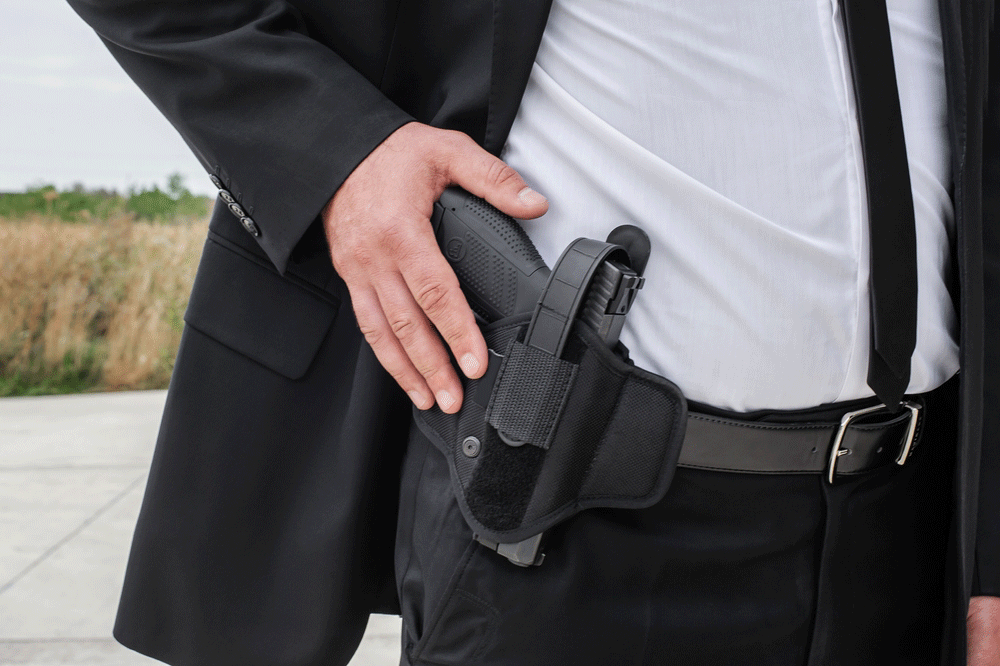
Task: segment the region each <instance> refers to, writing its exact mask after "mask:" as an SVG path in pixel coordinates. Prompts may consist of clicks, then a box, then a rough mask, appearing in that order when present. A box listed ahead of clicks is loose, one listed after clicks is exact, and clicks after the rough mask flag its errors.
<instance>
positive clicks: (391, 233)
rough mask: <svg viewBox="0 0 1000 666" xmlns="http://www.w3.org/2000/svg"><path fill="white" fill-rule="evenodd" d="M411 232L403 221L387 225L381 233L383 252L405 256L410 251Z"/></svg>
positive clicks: (379, 241)
mask: <svg viewBox="0 0 1000 666" xmlns="http://www.w3.org/2000/svg"><path fill="white" fill-rule="evenodd" d="M410 236H411V234H410V231H409V228H408V226H407V225H406V224H405V223H404V222H401V221H397V222H393V223H391V224H389V225H387V226H386V227H385V228H384V229H383V230H382V231H381V232H380V234H379V239H378V243H379V246H380V247H381V249H382V250H383V252H385V253H386V254H388V255H390V256H393V257H401V256H405V255H407V254H408V253H409V251H410V246H411V243H412V241H411V238H410Z"/></svg>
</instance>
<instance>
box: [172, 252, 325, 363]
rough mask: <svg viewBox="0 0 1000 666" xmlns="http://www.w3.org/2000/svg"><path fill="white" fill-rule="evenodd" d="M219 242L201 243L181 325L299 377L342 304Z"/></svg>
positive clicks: (317, 349) (313, 355) (255, 359)
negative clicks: (197, 263) (196, 270)
mask: <svg viewBox="0 0 1000 666" xmlns="http://www.w3.org/2000/svg"><path fill="white" fill-rule="evenodd" d="M223 242H224V241H222V240H221V239H220V240H215V239H213V237H211V236H210V237H209V239H208V240H207V241H206V242H205V250H204V253H203V254H202V258H201V264H200V265H199V266H198V274H197V276H196V277H195V282H194V289H193V290H192V292H191V300H190V302H189V303H188V308H187V311H186V312H185V314H184V321H185V322H187V324H188V325H189V326H191V327H192V328H194V329H196V330H198V331H199V332H201V333H204V334H205V335H207V336H209V337H211V338H213V339H214V340H216V341H217V342H219V343H221V344H223V345H225V346H226V347H229V348H230V349H232V350H234V351H237V352H239V353H241V354H243V355H244V356H247V357H248V358H250V359H252V360H254V361H256V362H257V363H259V364H261V365H263V366H264V367H266V368H268V369H269V370H273V371H274V372H276V373H278V374H280V375H283V376H284V377H287V378H289V379H300V378H302V377H303V376H305V374H306V372H307V371H308V370H309V366H310V365H311V364H312V361H313V359H314V358H315V357H316V354H317V352H318V351H319V348H320V345H321V344H322V343H323V340H324V339H325V338H326V335H327V332H328V331H329V330H330V326H331V325H332V324H333V321H334V320H335V319H336V317H337V311H338V309H339V307H340V300H339V299H338V298H337V297H336V296H334V295H332V294H330V293H327V292H323V291H320V290H318V289H312V288H310V287H309V286H308V285H307V284H306V283H304V282H303V283H301V284H299V282H301V281H296V280H295V279H294V278H286V277H282V276H281V275H279V274H278V273H277V272H276V271H275V270H274V269H273V268H271V267H269V266H267V265H264V264H263V262H259V261H257V260H256V259H255V258H253V257H250V256H247V255H245V254H244V253H242V252H239V251H238V250H237V249H236V248H231V247H229V246H228V244H225V245H224V244H223Z"/></svg>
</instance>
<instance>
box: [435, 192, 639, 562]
mask: <svg viewBox="0 0 1000 666" xmlns="http://www.w3.org/2000/svg"><path fill="white" fill-rule="evenodd" d="M431 224H432V226H433V228H434V232H435V235H436V238H437V241H438V245H439V246H440V247H441V252H442V253H443V254H444V256H445V258H446V259H447V260H448V262H449V263H450V264H451V266H452V268H453V269H454V271H455V275H457V276H458V282H459V285H460V286H461V288H462V291H463V292H464V294H465V297H466V300H468V302H469V306H470V307H471V309H472V311H473V312H474V313H475V315H476V318H477V319H478V320H479V321H480V323H486V324H488V323H491V322H494V321H496V320H498V319H502V318H504V317H510V316H513V315H517V314H522V313H528V312H534V315H533V317H532V320H531V324H530V325H529V327H528V331H527V333H526V336H525V344H527V345H531V346H534V347H537V348H538V349H541V350H543V351H546V352H548V353H550V354H553V355H554V356H556V357H559V356H560V355H561V354H562V351H563V346H564V345H565V343H566V340H567V338H568V337H569V334H570V332H571V331H572V328H573V327H574V326H576V325H578V324H582V325H586V326H588V327H590V328H592V329H593V330H594V331H596V332H597V334H598V335H599V336H600V337H601V339H602V340H604V342H605V343H606V344H607V345H608V346H610V347H613V346H615V345H616V344H617V342H618V338H619V336H620V334H621V331H622V326H623V325H624V324H625V317H626V315H627V314H628V312H629V309H630V308H631V306H632V302H633V301H634V300H635V296H636V293H637V291H638V290H639V289H640V288H641V287H642V285H643V278H642V272H643V269H644V268H645V265H646V262H647V260H648V259H649V252H650V243H649V237H648V236H646V234H645V232H643V231H642V230H641V229H639V228H638V227H635V226H632V225H622V226H620V227H617V228H616V229H615V230H613V231H612V232H611V234H610V235H609V236H608V240H607V242H605V243H600V242H597V241H593V240H590V239H584V238H580V239H577V240H576V241H574V242H573V243H571V244H570V245H569V247H567V248H566V250H565V251H564V252H563V254H562V256H560V258H559V261H558V262H557V264H556V267H555V275H553V271H552V270H551V269H549V267H548V266H547V265H546V264H545V261H544V260H543V259H542V257H541V255H540V254H539V253H538V250H537V249H536V248H535V246H534V244H533V243H532V242H531V239H530V238H529V237H528V234H527V233H526V232H525V231H524V229H523V228H522V227H521V225H520V224H519V223H518V222H517V221H516V220H515V219H514V218H512V217H511V216H509V215H506V214H504V213H503V212H501V211H499V210H497V209H496V208H494V207H493V206H492V205H490V204H489V203H488V202H486V201H485V200H483V199H481V198H479V197H476V196H473V195H472V194H470V193H469V192H466V191H465V190H463V189H461V188H458V187H450V188H448V189H447V190H445V192H444V193H443V194H442V195H441V198H440V199H439V200H438V202H437V203H436V204H435V205H434V214H433V216H432V218H431ZM499 435H500V438H501V439H503V441H504V442H506V443H507V444H508V445H510V446H521V445H523V444H524V442H518V441H512V440H511V439H509V438H507V437H505V436H504V434H503V433H499ZM542 537H543V535H542V534H537V535H535V536H533V537H530V538H528V539H525V540H524V541H519V542H517V543H496V542H493V541H488V540H486V539H483V538H481V537H479V536H478V535H476V537H475V538H476V540H477V541H479V542H480V543H482V544H484V545H485V546H487V547H489V548H490V549H492V550H495V551H497V552H498V553H500V554H501V555H503V556H504V557H506V558H507V559H508V560H510V561H511V562H513V563H514V564H517V565H519V566H532V565H538V564H541V563H542V560H543V559H544V553H542V552H541V540H542Z"/></svg>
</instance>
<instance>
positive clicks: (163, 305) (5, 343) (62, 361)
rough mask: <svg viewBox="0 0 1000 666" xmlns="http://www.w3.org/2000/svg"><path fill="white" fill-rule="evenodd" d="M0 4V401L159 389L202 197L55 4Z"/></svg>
mask: <svg viewBox="0 0 1000 666" xmlns="http://www.w3.org/2000/svg"><path fill="white" fill-rule="evenodd" d="M0 10H2V15H3V16H4V19H5V20H4V21H3V24H2V26H0V86H2V89H3V91H4V93H3V95H2V99H3V100H4V101H3V102H0V127H2V128H3V131H2V132H0V156H2V157H0V247H2V248H3V253H4V256H3V271H2V277H0V396H10V395H38V394H45V393H66V392H80V391H92V390H108V389H127V388H163V387H165V386H166V382H167V380H168V379H169V372H170V367H171V364H172V355H173V349H174V348H176V346H177V341H178V339H179V334H180V322H181V315H182V313H183V311H184V306H185V304H186V298H187V291H188V290H189V288H190V283H191V280H192V278H193V271H194V269H195V267H196V265H197V260H198V254H199V252H200V248H201V243H202V241H203V238H204V225H205V219H206V217H207V214H208V211H209V208H210V206H211V201H212V200H211V198H209V197H211V196H214V188H213V187H212V185H211V183H210V182H209V180H208V178H207V176H206V174H205V172H204V169H202V167H201V165H200V164H198V162H197V160H195V158H194V157H193V156H192V155H191V153H190V151H189V150H188V148H187V146H186V145H185V144H184V142H183V141H182V140H181V139H180V137H179V136H178V135H177V133H176V132H175V131H174V130H173V128H172V127H171V126H170V125H169V123H167V122H166V121H165V120H164V119H163V117H162V116H160V114H159V112H158V111H157V110H156V108H155V107H154V106H153V105H152V103H151V102H149V100H147V99H146V97H145V96H144V95H143V94H142V93H141V92H140V91H139V89H138V88H137V87H136V86H135V85H134V84H132V82H131V81H130V80H129V78H128V77H127V76H126V75H125V73H124V72H123V71H122V70H121V68H120V67H119V66H118V64H117V63H116V62H115V61H114V59H113V58H112V57H111V56H110V54H109V53H108V52H107V50H106V49H105V48H104V45H103V44H102V43H101V41H100V39H99V38H98V37H97V35H96V34H95V33H94V32H93V31H91V30H90V28H89V27H88V26H87V25H86V24H84V23H83V21H81V20H80V18H79V17H78V16H77V15H76V14H75V13H74V12H73V11H72V9H70V7H69V5H68V4H67V3H66V2H65V1H64V0H32V2H23V0H0ZM154 268H155V271H154Z"/></svg>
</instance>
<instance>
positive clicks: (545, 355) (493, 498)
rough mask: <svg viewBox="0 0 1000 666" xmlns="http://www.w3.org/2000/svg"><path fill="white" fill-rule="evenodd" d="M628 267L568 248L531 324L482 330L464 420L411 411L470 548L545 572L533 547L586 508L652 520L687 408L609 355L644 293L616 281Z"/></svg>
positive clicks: (510, 322) (578, 246) (504, 322)
mask: <svg viewBox="0 0 1000 666" xmlns="http://www.w3.org/2000/svg"><path fill="white" fill-rule="evenodd" d="M629 261H630V260H629V257H628V254H627V252H625V251H624V250H623V248H622V247H621V246H619V245H616V244H613V243H602V242H599V241H593V240H587V239H580V240H578V241H576V242H575V243H574V244H572V245H571V246H570V247H569V248H567V250H566V252H564V253H563V256H562V257H561V258H560V260H559V262H558V263H557V265H556V267H555V268H554V269H553V271H552V274H551V275H550V276H549V280H548V282H547V284H546V286H545V290H544V292H543V293H542V295H541V298H540V299H539V302H538V305H537V306H536V308H535V310H534V312H533V313H526V314H523V315H516V316H512V317H506V318H503V319H499V320H497V321H495V322H493V323H490V324H487V325H485V326H484V327H483V335H484V337H485V339H486V343H487V346H488V347H489V356H490V362H489V368H488V370H487V372H486V373H485V375H484V376H483V377H482V378H480V379H477V380H465V394H464V395H465V398H464V402H463V405H462V409H461V410H460V411H459V412H458V413H457V414H445V413H444V412H442V411H441V410H439V409H437V408H436V407H435V408H432V409H430V410H426V411H418V410H414V415H415V419H416V422H417V425H418V427H420V429H421V430H422V431H423V433H424V434H425V435H426V436H427V437H428V438H429V439H430V440H431V441H432V442H433V443H434V445H435V446H436V447H437V448H438V449H439V450H440V451H441V453H442V454H444V455H445V457H446V458H447V459H448V464H449V467H450V469H451V481H452V486H453V489H454V491H455V496H456V497H457V500H458V505H459V507H460V508H461V511H462V515H463V516H464V517H465V520H466V521H467V522H468V524H469V525H470V527H471V528H472V530H473V532H474V533H475V535H476V538H477V540H478V541H480V542H481V543H483V544H486V545H487V546H489V547H491V548H493V549H495V550H497V551H498V552H499V553H500V554H502V555H504V556H506V557H507V558H508V559H509V560H511V561H512V562H514V563H515V564H519V565H522V566H529V565H532V564H540V563H541V561H542V558H543V554H542V552H541V550H540V541H541V535H542V534H543V533H544V532H545V531H546V530H548V529H549V528H551V527H553V526H554V525H556V524H557V523H559V522H560V521H563V520H565V519H567V518H569V517H570V516H573V515H574V514H576V513H578V512H580V511H582V510H584V509H588V508H597V507H607V508H630V509H639V508H645V507H649V506H651V505H653V504H655V503H656V502H657V501H659V500H660V499H661V498H662V497H663V496H664V494H665V493H666V491H667V488H668V487H669V485H670V481H671V479H672V477H673V472H674V469H675V467H676V463H677V459H678V456H679V454H680V450H681V444H682V442H683V439H684V430H685V426H686V422H687V404H686V402H685V400H684V397H683V395H682V394H681V392H680V390H679V389H678V388H677V386H675V385H674V384H673V383H671V382H669V381H667V380H666V379H664V378H663V377H661V376H658V375H655V374H653V373H650V372H646V371H644V370H642V369H640V368H637V367H635V366H634V365H632V364H631V363H630V362H628V359H627V351H626V350H625V348H624V347H623V346H622V345H621V344H620V343H619V344H615V345H614V346H613V347H612V346H609V344H608V340H609V336H608V328H609V327H617V328H618V330H620V327H621V324H622V321H623V318H624V313H626V312H627V311H628V307H629V306H630V305H631V299H632V298H634V296H635V289H637V288H638V287H639V286H641V277H638V278H637V280H638V281H636V274H635V273H634V272H632V271H628V270H625V271H622V270H620V269H622V268H623V267H627V266H628V263H629ZM642 263H644V258H643V262H642ZM615 270H618V271H619V273H622V272H624V275H616V274H614V271H615ZM640 270H641V267H640ZM609 276H610V277H609ZM608 285H611V286H610V287H609V286H608ZM595 294H596V295H597V296H596V297H597V299H598V301H599V302H600V306H599V307H594V299H595ZM616 313H617V314H616ZM612 315H614V316H612ZM619 315H620V316H619ZM612 335H613V339H614V340H617V331H614V332H613V334H612Z"/></svg>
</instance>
